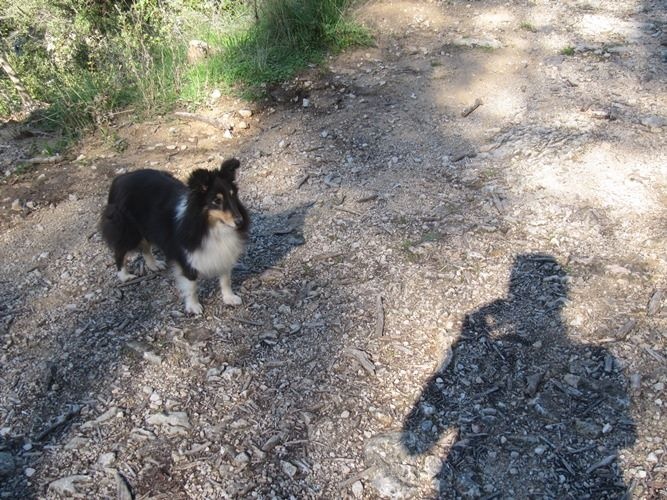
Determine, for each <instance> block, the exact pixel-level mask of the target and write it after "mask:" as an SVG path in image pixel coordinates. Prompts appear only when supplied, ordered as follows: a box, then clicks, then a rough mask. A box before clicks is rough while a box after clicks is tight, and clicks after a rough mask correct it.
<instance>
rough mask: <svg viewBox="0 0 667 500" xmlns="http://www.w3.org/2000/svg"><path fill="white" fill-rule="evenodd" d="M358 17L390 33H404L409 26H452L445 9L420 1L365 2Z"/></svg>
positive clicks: (357, 13)
mask: <svg viewBox="0 0 667 500" xmlns="http://www.w3.org/2000/svg"><path fill="white" fill-rule="evenodd" d="M356 15H357V16H358V17H359V18H360V19H361V20H362V21H363V22H367V23H369V24H371V25H375V26H377V25H382V26H383V27H384V28H385V29H389V31H404V30H405V29H406V28H407V27H408V26H410V25H413V26H422V27H424V28H430V29H437V28H443V27H445V26H447V25H448V24H451V20H450V19H449V18H448V17H447V16H446V15H445V11H444V9H442V8H440V7H438V6H436V5H431V4H427V3H424V2H418V1H397V2H391V3H387V2H365V3H364V4H363V5H361V6H360V7H359V8H358V9H357V11H356Z"/></svg>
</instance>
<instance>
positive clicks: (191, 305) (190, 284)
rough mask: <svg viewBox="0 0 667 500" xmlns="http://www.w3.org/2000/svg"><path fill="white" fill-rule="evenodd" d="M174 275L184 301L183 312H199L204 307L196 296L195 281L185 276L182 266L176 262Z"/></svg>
mask: <svg viewBox="0 0 667 500" xmlns="http://www.w3.org/2000/svg"><path fill="white" fill-rule="evenodd" d="M174 277H175V278H176V288H178V291H179V293H180V294H181V297H182V298H183V300H184V301H185V312H187V313H190V314H201V313H202V311H203V310H204V309H203V308H202V306H201V304H200V303H199V299H198V298H197V282H196V281H195V280H191V279H189V278H187V277H186V276H185V275H184V274H183V268H182V267H181V266H180V265H178V264H174Z"/></svg>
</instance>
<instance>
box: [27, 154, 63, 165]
mask: <svg viewBox="0 0 667 500" xmlns="http://www.w3.org/2000/svg"><path fill="white" fill-rule="evenodd" d="M61 159H62V158H61V156H60V155H54V156H36V157H34V158H27V159H25V160H20V163H27V164H29V165H38V164H41V163H57V162H59V161H60V160H61Z"/></svg>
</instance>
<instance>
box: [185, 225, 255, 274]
mask: <svg viewBox="0 0 667 500" xmlns="http://www.w3.org/2000/svg"><path fill="white" fill-rule="evenodd" d="M242 252H243V240H242V239H241V238H240V237H239V234H238V233H237V231H236V230H235V229H233V228H231V227H229V226H227V225H226V224H223V223H222V222H218V223H217V224H215V226H213V227H212V228H211V229H210V230H209V232H208V234H207V235H206V236H205V237H204V239H203V240H202V243H201V246H200V247H199V248H198V249H197V250H195V251H194V252H188V253H187V258H188V263H189V264H190V266H192V268H193V269H196V270H197V271H198V272H199V273H201V274H202V275H204V276H205V277H209V278H210V277H213V276H221V275H222V274H224V273H226V272H229V271H230V270H231V269H232V267H234V264H235V263H236V261H237V260H238V259H239V257H240V256H241V253H242Z"/></svg>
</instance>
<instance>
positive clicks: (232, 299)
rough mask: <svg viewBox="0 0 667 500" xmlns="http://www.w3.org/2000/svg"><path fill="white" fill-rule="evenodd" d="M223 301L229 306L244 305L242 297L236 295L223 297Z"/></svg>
mask: <svg viewBox="0 0 667 500" xmlns="http://www.w3.org/2000/svg"><path fill="white" fill-rule="evenodd" d="M222 301H223V302H224V303H225V304H227V305H228V306H240V305H241V304H243V300H241V297H239V296H238V295H236V294H235V293H231V294H228V295H223V296H222Z"/></svg>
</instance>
